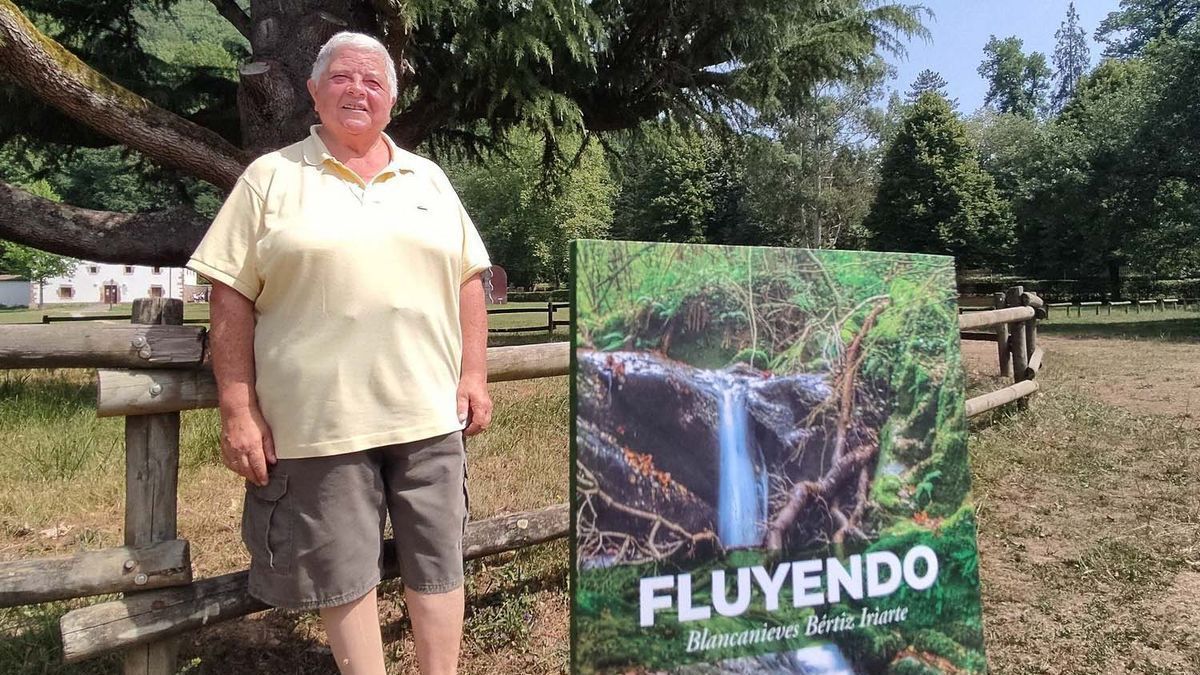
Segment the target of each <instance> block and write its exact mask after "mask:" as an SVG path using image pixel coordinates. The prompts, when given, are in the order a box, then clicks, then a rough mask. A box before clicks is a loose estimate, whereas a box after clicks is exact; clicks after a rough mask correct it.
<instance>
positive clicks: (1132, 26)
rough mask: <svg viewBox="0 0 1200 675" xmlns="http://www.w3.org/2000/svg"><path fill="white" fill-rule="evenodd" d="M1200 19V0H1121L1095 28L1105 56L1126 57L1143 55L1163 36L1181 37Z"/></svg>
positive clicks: (1097, 39)
mask: <svg viewBox="0 0 1200 675" xmlns="http://www.w3.org/2000/svg"><path fill="white" fill-rule="evenodd" d="M1197 17H1200V0H1121V4H1120V9H1118V10H1117V11H1115V12H1109V14H1108V16H1107V17H1105V18H1104V21H1102V22H1100V27H1099V28H1097V29H1096V41H1097V42H1103V43H1104V44H1105V45H1106V47H1105V50H1104V55H1105V56H1115V57H1127V56H1137V55H1139V54H1141V53H1143V52H1144V51H1145V50H1146V47H1148V46H1149V45H1150V44H1151V43H1152V42H1154V41H1155V40H1156V39H1158V38H1160V37H1166V38H1171V37H1174V36H1176V35H1179V34H1180V33H1182V32H1183V31H1184V30H1186V29H1187V28H1188V26H1191V25H1194V24H1195V22H1196V19H1197Z"/></svg>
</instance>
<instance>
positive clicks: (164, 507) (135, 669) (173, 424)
mask: <svg viewBox="0 0 1200 675" xmlns="http://www.w3.org/2000/svg"><path fill="white" fill-rule="evenodd" d="M132 322H133V323H140V324H170V325H175V326H178V325H182V324H183V301H182V300H179V299H176V298H142V299H138V300H134V301H133V318H132ZM138 340H139V338H134V342H133V345H132V346H133V347H134V348H136V349H140V350H141V352H140V353H141V355H142V356H143V358H146V359H149V358H150V357H151V352H150V350H151V347H150V345H148V344H146V343H145V340H144V338H142V339H141V341H142V344H138ZM178 482H179V413H178V412H171V413H161V414H156V415H130V416H128V417H126V418H125V545H126V546H144V545H146V544H151V543H154V542H159V541H166V540H170V539H174V538H175V534H176V533H175V525H176V491H177V489H178ZM178 652H179V640H178V639H169V640H163V641H162V642H155V643H152V644H148V645H142V646H139V647H134V648H133V649H130V650H128V651H126V652H125V668H124V675H175V663H176V660H177V656H178Z"/></svg>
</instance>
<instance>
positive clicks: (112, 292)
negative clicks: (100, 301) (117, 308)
mask: <svg viewBox="0 0 1200 675" xmlns="http://www.w3.org/2000/svg"><path fill="white" fill-rule="evenodd" d="M104 302H105V303H107V304H109V305H115V304H117V303H119V302H121V289H120V288H118V287H117V285H116V284H104Z"/></svg>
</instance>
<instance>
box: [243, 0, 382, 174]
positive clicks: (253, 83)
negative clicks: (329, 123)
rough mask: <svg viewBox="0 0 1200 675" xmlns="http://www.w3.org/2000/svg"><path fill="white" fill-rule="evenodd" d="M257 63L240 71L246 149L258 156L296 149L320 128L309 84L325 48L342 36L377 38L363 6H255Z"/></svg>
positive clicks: (274, 1) (280, 2)
mask: <svg viewBox="0 0 1200 675" xmlns="http://www.w3.org/2000/svg"><path fill="white" fill-rule="evenodd" d="M250 16H251V17H252V21H253V26H252V29H251V32H250V49H251V53H252V54H253V59H254V60H253V61H252V62H250V63H247V64H246V65H244V66H243V67H242V69H241V86H240V87H239V88H238V112H239V113H240V115H241V119H242V145H243V146H244V147H245V148H246V149H247V150H249V151H251V153H252V154H254V155H260V154H262V153H264V152H267V151H270V150H274V149H276V148H280V147H282V146H285V145H288V144H289V143H294V142H295V141H298V140H300V139H302V138H304V137H305V136H307V135H308V128H309V126H310V125H312V124H316V122H317V116H316V113H315V112H314V111H313V104H312V99H311V97H310V96H309V94H308V88H307V85H306V83H307V82H308V78H309V75H310V74H311V73H312V65H313V61H315V60H316V58H317V52H318V51H319V50H320V49H321V45H323V44H325V41H326V40H328V39H329V38H330V37H332V36H333V35H334V34H335V33H337V32H339V31H344V30H352V31H360V32H367V33H377V32H378V30H377V24H376V21H375V17H374V13H373V12H372V10H371V7H370V3H367V2H363V1H362V0H251V2H250Z"/></svg>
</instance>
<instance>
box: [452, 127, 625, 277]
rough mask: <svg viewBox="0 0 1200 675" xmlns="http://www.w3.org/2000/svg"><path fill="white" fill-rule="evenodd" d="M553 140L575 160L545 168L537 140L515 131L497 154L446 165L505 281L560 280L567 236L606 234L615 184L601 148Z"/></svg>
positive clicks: (576, 141)
mask: <svg viewBox="0 0 1200 675" xmlns="http://www.w3.org/2000/svg"><path fill="white" fill-rule="evenodd" d="M558 142H559V143H560V147H562V148H563V149H565V150H567V151H569V152H570V153H571V155H572V156H574V157H575V161H574V162H570V161H569V160H568V161H563V162H561V163H556V164H554V165H552V166H551V167H546V166H545V165H544V162H543V157H542V146H541V139H539V138H538V137H536V136H534V135H533V134H531V133H529V132H525V131H515V132H514V133H513V134H512V135H511V137H510V139H509V141H508V151H507V152H505V153H503V154H501V153H494V154H491V155H489V156H487V157H485V158H480V159H479V160H478V161H474V162H467V161H457V162H449V163H447V165H446V170H447V172H448V173H449V174H450V175H451V177H452V178H453V179H454V183H455V185H456V187H457V189H458V192H459V195H460V197H461V198H462V201H463V204H464V205H465V206H466V208H467V210H468V211H469V212H470V213H471V215H472V217H473V218H474V220H475V225H476V227H478V228H479V232H480V235H481V236H482V237H483V239H484V243H485V244H486V245H487V248H488V252H489V254H490V255H491V259H492V262H494V263H496V264H498V265H501V266H502V267H504V269H505V271H507V272H508V283H509V285H510V286H532V285H533V284H534V283H535V282H547V283H551V284H554V285H555V286H559V285H562V284H564V283H565V282H566V279H567V273H568V270H567V265H568V258H567V256H568V250H567V244H568V242H569V241H570V240H571V239H587V238H599V237H604V236H606V235H607V234H608V228H609V223H610V222H611V221H612V202H613V197H614V193H615V191H616V185H615V184H614V182H613V180H612V178H611V177H610V175H609V171H608V165H607V163H606V162H605V158H604V156H603V154H602V152H601V150H600V148H599V147H598V146H597V145H595V144H593V143H590V142H589V141H587V140H584V139H582V138H579V137H574V138H567V137H565V136H564V137H562V138H560V139H559V141H558ZM531 299H532V298H531Z"/></svg>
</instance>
